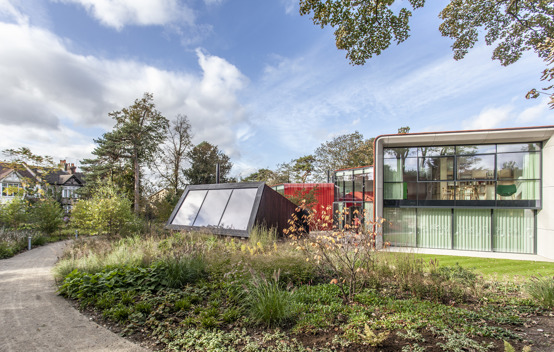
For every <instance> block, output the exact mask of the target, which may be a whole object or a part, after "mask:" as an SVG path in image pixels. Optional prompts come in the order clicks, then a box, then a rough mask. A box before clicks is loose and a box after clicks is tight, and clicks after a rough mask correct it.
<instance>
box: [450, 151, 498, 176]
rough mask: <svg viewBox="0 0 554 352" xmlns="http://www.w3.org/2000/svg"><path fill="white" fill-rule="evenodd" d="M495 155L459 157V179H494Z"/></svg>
mask: <svg viewBox="0 0 554 352" xmlns="http://www.w3.org/2000/svg"><path fill="white" fill-rule="evenodd" d="M494 160H495V158H494V155H475V156H462V157H458V159H457V162H458V180H464V179H466V180H471V179H494V166H495V165H494Z"/></svg>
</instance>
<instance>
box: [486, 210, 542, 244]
mask: <svg viewBox="0 0 554 352" xmlns="http://www.w3.org/2000/svg"><path fill="white" fill-rule="evenodd" d="M493 221H494V235H493V248H494V250H495V251H498V252H510V253H529V254H532V253H533V252H534V241H535V213H534V211H533V210H529V209H495V210H494V212H493Z"/></svg>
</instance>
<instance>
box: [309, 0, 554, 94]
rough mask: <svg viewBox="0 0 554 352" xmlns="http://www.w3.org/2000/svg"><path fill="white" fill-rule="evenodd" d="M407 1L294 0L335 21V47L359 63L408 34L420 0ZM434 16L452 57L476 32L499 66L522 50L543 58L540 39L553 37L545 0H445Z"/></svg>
mask: <svg viewBox="0 0 554 352" xmlns="http://www.w3.org/2000/svg"><path fill="white" fill-rule="evenodd" d="M408 2H409V4H410V8H411V9H410V8H408V7H401V6H398V4H397V2H396V1H395V0H360V1H350V0H300V14H301V15H308V14H310V13H313V22H314V24H317V25H320V26H321V27H322V28H323V27H325V26H328V25H329V26H331V27H334V28H335V27H336V30H335V38H336V45H337V48H338V49H342V50H346V51H347V54H346V57H347V58H348V60H350V63H351V64H353V65H363V64H365V62H366V60H368V59H370V58H372V57H373V56H374V55H379V54H381V52H382V51H383V50H385V49H387V48H388V47H389V46H390V44H391V43H392V42H396V43H397V44H400V43H402V42H404V41H405V40H406V39H408V37H409V31H410V26H409V20H410V17H411V16H412V12H411V10H416V9H418V8H421V7H423V6H424V5H425V0H409V1H408ZM395 10H396V11H395ZM439 17H440V18H441V19H442V20H443V22H442V24H441V25H440V26H439V30H440V32H441V34H442V35H443V36H446V37H450V38H452V39H454V43H453V44H452V50H453V51H454V59H456V60H460V59H462V58H464V56H465V55H466V54H467V53H468V52H469V50H470V49H471V48H473V47H474V46H475V43H477V41H478V40H479V37H480V33H483V34H484V39H485V43H486V44H487V45H496V47H495V48H494V49H493V55H492V59H493V60H499V61H500V63H501V64H502V65H504V66H506V65H509V64H512V63H514V62H516V61H517V60H518V59H519V58H520V57H521V56H522V54H523V52H525V51H534V52H536V53H537V55H538V56H539V57H541V58H544V59H546V58H547V57H548V50H546V49H545V48H544V44H545V43H546V42H547V40H548V39H549V38H550V39H552V38H553V37H554V4H553V3H552V1H551V0H496V1H483V0H450V2H449V3H448V5H446V7H445V8H444V9H443V10H442V11H441V12H440V14H439ZM550 89H552V88H550Z"/></svg>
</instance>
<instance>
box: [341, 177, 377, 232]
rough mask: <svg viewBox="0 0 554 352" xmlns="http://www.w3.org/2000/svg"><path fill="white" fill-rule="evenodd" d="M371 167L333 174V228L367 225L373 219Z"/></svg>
mask: <svg viewBox="0 0 554 352" xmlns="http://www.w3.org/2000/svg"><path fill="white" fill-rule="evenodd" d="M373 174H374V172H373V166H362V167H357V168H352V169H344V170H336V171H335V172H334V177H333V180H334V183H335V199H334V201H333V214H335V226H336V227H337V228H344V226H345V225H346V224H348V225H353V224H355V221H356V220H355V219H356V218H358V219H359V220H360V224H362V223H366V224H369V223H370V221H368V220H372V218H373Z"/></svg>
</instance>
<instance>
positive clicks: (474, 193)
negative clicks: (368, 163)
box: [383, 143, 541, 209]
mask: <svg viewBox="0 0 554 352" xmlns="http://www.w3.org/2000/svg"><path fill="white" fill-rule="evenodd" d="M540 165H541V146H540V144H539V143H527V144H498V145H497V144H492V145H470V146H444V147H412V148H385V151H384V160H383V180H384V185H383V188H384V199H385V206H393V207H396V206H418V207H448V206H451V207H455V206H471V207H488V208H491V207H514V208H535V209H538V208H540V207H541V194H540V182H541V179H540Z"/></svg>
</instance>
